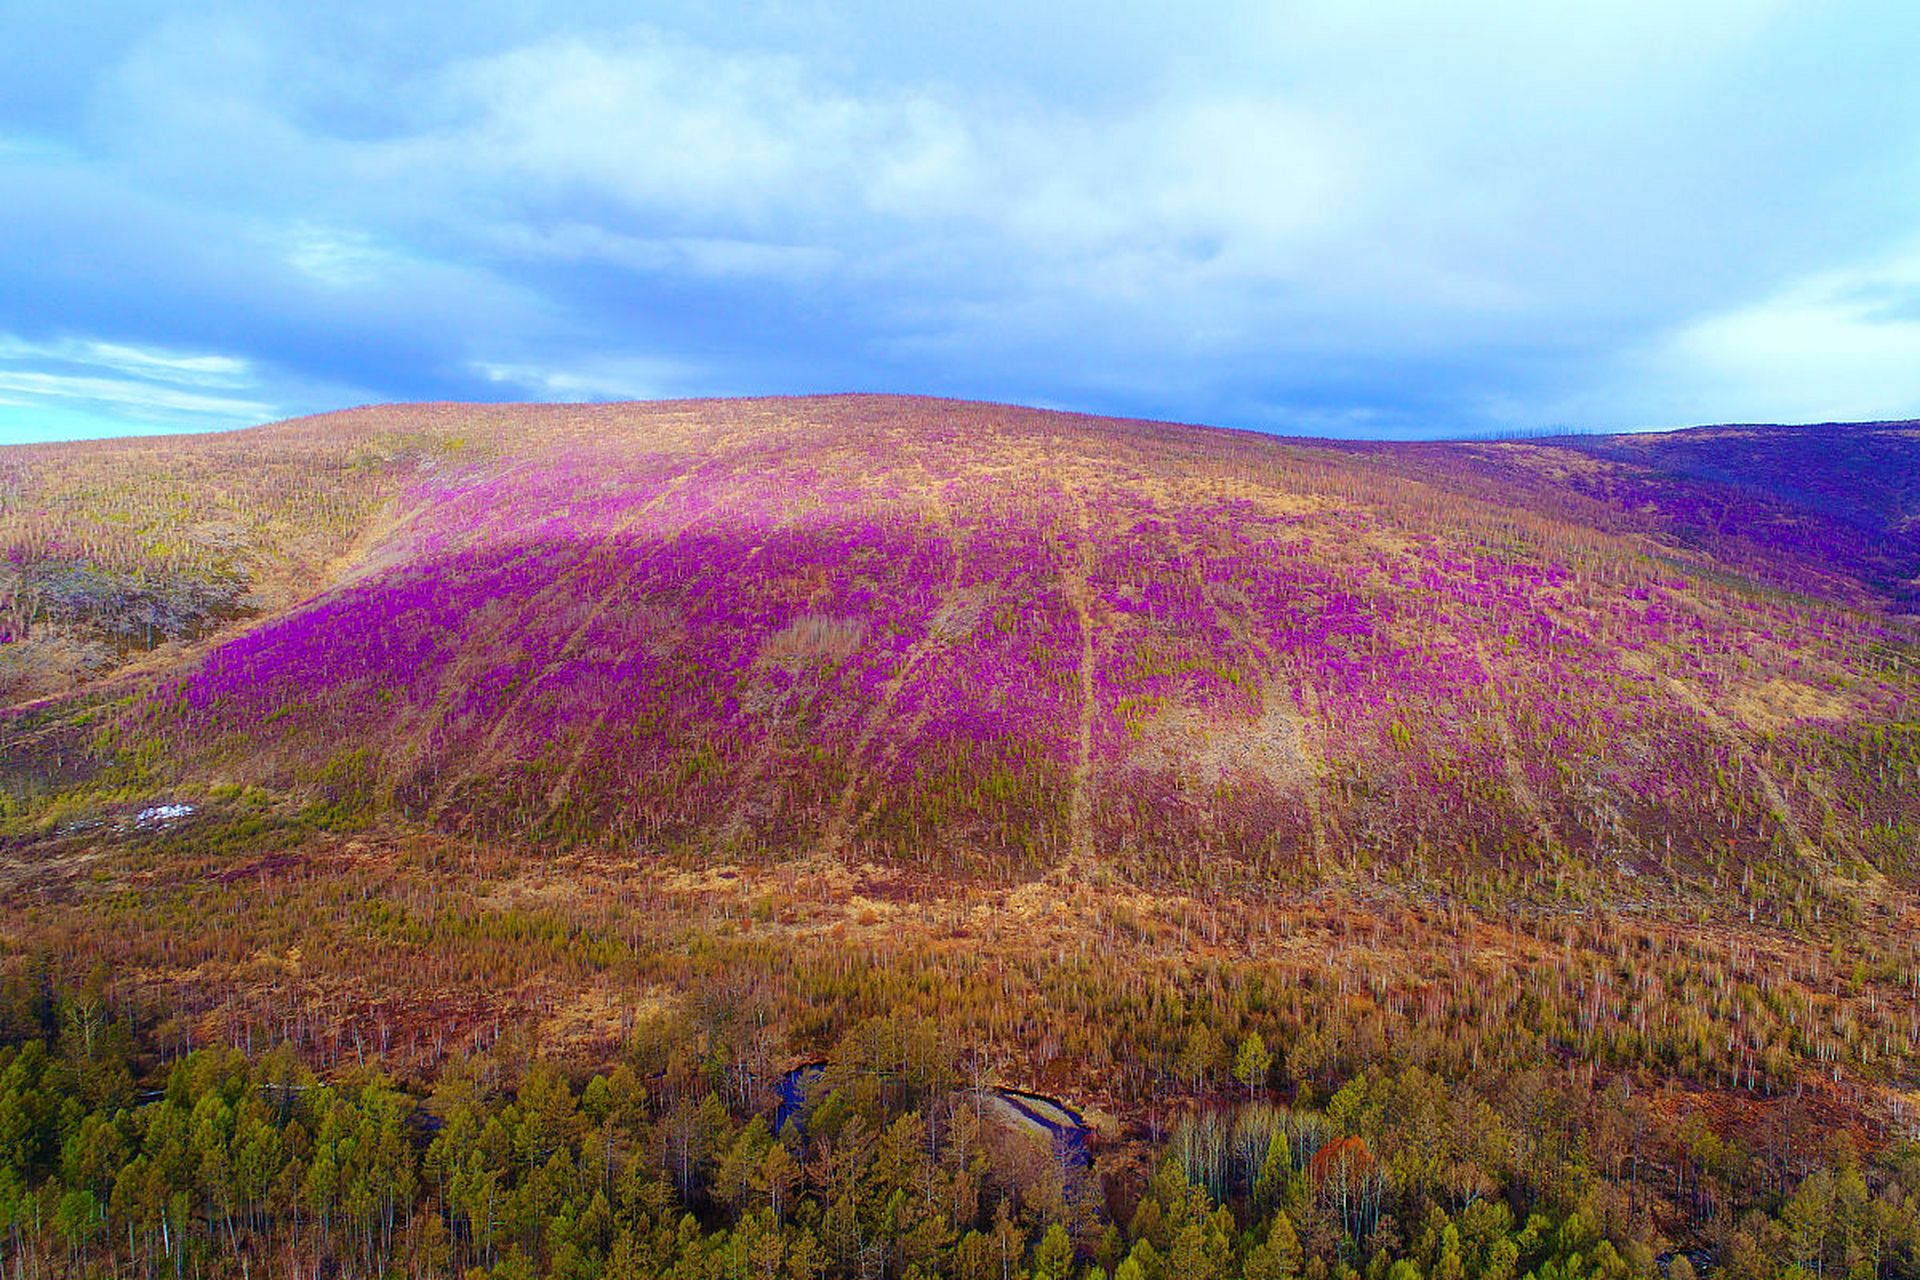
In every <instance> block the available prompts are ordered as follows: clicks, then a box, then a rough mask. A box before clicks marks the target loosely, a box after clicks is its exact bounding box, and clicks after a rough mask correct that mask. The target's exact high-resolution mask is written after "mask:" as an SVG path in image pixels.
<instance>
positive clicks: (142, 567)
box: [0, 397, 1920, 905]
mask: <svg viewBox="0 0 1920 1280" xmlns="http://www.w3.org/2000/svg"><path fill="white" fill-rule="evenodd" d="M1917 451H1920V440H1916V437H1915V435H1914V433H1913V431H1912V430H1911V429H1909V428H1905V427H1901V426H1861V427H1825V428H1795V429H1769V428H1761V429H1725V428H1714V429H1704V430H1699V431H1692V432H1680V433H1674V434H1672V435H1667V436H1649V437H1618V438H1598V437H1586V438H1572V439H1568V440H1550V441H1538V442H1529V443H1497V444H1460V445H1398V446H1395V445H1352V444H1333V443H1330V442H1325V441H1309V440H1276V439H1269V438H1264V437H1259V436H1251V435H1246V434H1238V433H1231V432H1224V431H1215V430H1207V429H1201V428H1191V427H1177V426H1168V425H1162V424H1148V423H1138V422H1116V421H1106V420H1098V419H1091V418H1083V417H1076V416H1073V415H1067V414H1057V413H1044V412H1037V411H1030V410H1019V409H1011V408H1003V407H997V406H986V405H973V404H958V403H949V402H939V401H922V400H902V399H890V398H881V397H841V398H825V399H816V400H768V401H743V402H708V403H681V404H663V405H628V406H606V407H591V408H587V407H553V408H541V407H528V408H503V407H486V408H479V407H472V406H453V405H447V406H421V407H408V408H392V409H369V410H359V411H353V412H349V413H344V414H335V415H329V416H326V417H323V418H318V419H309V420H305V421H299V422H293V423H287V424H281V425H278V426H274V427H267V428H261V429H258V430H255V431H250V432H240V433H234V434H231V435H227V436H220V437H203V438H181V439H175V440H167V441H159V442H110V443H105V444H94V445H84V446H71V447H45V448H34V449H25V450H14V451H11V452H10V453H9V454H8V455H6V457H5V465H6V466H7V468H8V476H9V479H8V488H7V493H8V501H7V506H6V510H5V515H4V518H3V519H0V539H3V540H4V541H5V542H6V543H7V546H8V552H7V563H8V573H9V578H10V581H9V583H8V595H9V597H10V599H11V601H12V606H11V609H10V610H9V614H8V618H9V620H8V622H7V624H6V625H7V628H8V633H9V637H10V640H11V643H10V644H8V645H7V646H5V650H0V651H3V652H6V653H7V658H6V662H7V664H8V665H7V668H6V678H7V681H8V683H9V684H10V685H11V687H12V689H13V693H12V697H13V698H14V699H16V700H19V699H22V698H30V697H31V696H32V695H36V694H38V695H41V696H42V697H43V698H44V697H45V696H46V695H48V694H50V693H54V692H55V690H56V688H57V686H58V685H59V684H60V683H61V682H62V681H65V682H67V683H69V684H70V685H71V688H70V689H68V690H61V691H59V693H58V696H56V697H55V699H54V701H53V702H51V703H47V702H39V703H31V704H30V710H27V711H25V712H18V713H16V714H15V716H14V720H15V723H16V725H17V726H22V727H23V728H22V729H17V730H16V731H17V732H21V731H23V732H25V733H26V734H27V735H28V736H27V738H25V739H23V740H22V744H21V745H19V746H17V747H16V748H15V750H14V752H13V753H11V754H12V755H14V756H15V757H16V759H17V760H18V761H23V762H27V764H28V767H27V768H26V769H25V770H24V771H23V770H22V769H21V768H18V767H16V768H15V769H13V770H11V771H10V776H11V778H12V781H11V782H10V784H9V785H10V790H11V791H12V793H13V797H14V801H13V802H14V804H15V806H16V809H17V811H18V813H19V817H18V818H16V822H17V823H19V822H23V821H33V820H36V819H37V820H38V821H39V822H40V823H41V825H42V826H44V825H45V823H46V821H47V820H48V817H49V815H52V814H56V813H59V814H68V813H70V811H74V810H75V809H76V806H82V805H84V803H85V796H86V794H87V792H88V790H89V789H90V788H91V789H96V790H97V789H99V788H103V787H104V788H107V789H109V790H112V791H113V792H115V793H116V794H131V793H132V792H136V791H146V790H150V791H151V792H152V793H153V794H154V795H155V796H160V795H162V794H163V793H164V794H165V795H166V796H170V797H174V798H176V799H179V798H192V797H194V796H203V795H204V794H205V793H206V791H207V789H208V788H210V787H215V786H225V787H236V786H256V787H263V788H266V789H268V790H270V791H273V792H275V793H279V794H286V795H293V796H301V797H307V798H312V797H314V796H316V795H318V794H320V793H324V794H325V803H327V804H328V805H331V806H335V807H336V808H338V807H342V806H344V807H346V808H350V809H353V810H354V811H356V812H357V813H360V814H361V816H365V817H372V816H374V815H377V814H380V813H397V814H401V815H405V816H407V817H409V818H412V819H414V820H419V821H424V822H426V823H428V824H430V825H433V826H436V827H439V828H441V829H443V830H447V831H450V832H469V833H479V834H485V835H487V836H489V837H493V838H509V837H517V836H524V837H527V838H531V839H537V840H540V841H542V842H545V843H548V844H551V843H552V842H554V841H558V842H560V843H561V844H563V845H565V844H573V843H577V842H594V843H599V844H602V845H607V846H611V847H619V848H625V849H630V850H636V851H645V852H692V853H700V854H717V855H721V856H728V857H733V856H749V857H762V856H792V855H800V854H811V853H827V854H834V855H838V854H846V855H848V856H851V857H854V858H855V859H856V860H858V859H864V858H872V859H877V860H881V861H889V862H904V863H915V864H924V865H933V866H939V867H943V868H948V869H964V870H969V871H983V872H992V873H997V874H1014V873H1024V872H1029V871H1037V870H1045V869H1048V868H1053V867H1058V866H1060V865H1062V864H1065V863H1069V862H1076V863H1087V864H1089V865H1091V864H1092V863H1096V862H1097V863H1103V864H1108V865H1111V866H1113V867H1115V868H1117V869H1119V870H1120V871H1121V872H1122V873H1123V874H1126V875H1129V876H1148V877H1154V876H1164V877H1174V878H1179V877H1190V876H1195V875H1199V876H1219V875H1240V874H1246V875H1251V876H1255V877H1259V878H1266V879H1277V880H1280V881H1283V882H1291V883H1308V882H1314V881H1316V880H1317V879H1318V878H1319V877H1321V876H1322V875H1325V874H1328V873H1330V872H1338V871H1348V870H1352V869H1353V868H1354V867H1356V866H1367V865H1370V864H1373V863H1386V864H1395V865H1418V866H1426V867H1442V868H1443V867H1446V866H1449V865H1454V866H1462V865H1463V866H1467V867H1471V868H1478V869H1487V868H1493V869H1496V870H1497V869H1499V868H1508V869H1513V868H1527V869H1536V868H1540V867H1543V866H1545V867H1560V868H1574V869H1580V870H1582V871H1583V872H1587V873H1593V874H1598V875H1601V876H1603V877H1605V878H1609V879H1613V880H1619V879H1620V878H1622V877H1625V878H1626V879H1627V880H1628V881H1629V882H1630V881H1632V880H1634V879H1637V878H1641V877H1653V878H1655V879H1660V880H1673V879H1675V878H1677V877H1684V876H1690V875H1697V874H1705V875H1708V876H1710V877H1718V878H1725V877H1727V876H1735V877H1737V879H1738V881H1739V883H1740V884H1741V886H1742V891H1743V896H1745V897H1754V896H1758V897H1760V898H1762V899H1765V898H1767V897H1769V896H1770V895H1778V894H1780V893H1782V892H1787V890H1785V889H1783V888H1782V884H1783V883H1787V882H1791V883H1793V884H1796V885H1797V884H1798V883H1799V881H1800V880H1802V879H1803V878H1805V877H1804V874H1803V873H1806V872H1808V871H1809V869H1812V870H1814V871H1816V872H1817V873H1818V874H1819V875H1843V876H1845V877H1847V878H1857V877H1859V876H1862V875H1876V874H1877V875H1892V876H1896V877H1901V878H1903V879H1904V878H1905V877H1908V876H1910V875H1911V873H1912V871H1913V869H1914V868H1913V867H1912V865H1911V858H1912V854H1913V850H1914V848H1915V845H1916V841H1915V838H1914V835H1915V827H1914V822H1915V819H1916V808H1915V802H1914V800H1913V795H1914V792H1913V789H1912V786H1911V780H1912V772H1911V771H1912V768H1913V763H1912V752H1913V750H1914V742H1913V734H1912V732H1911V730H1910V728H1909V727H1908V726H1909V723H1910V717H1911V710H1910V698H1911V694H1912V691H1913V666H1912V652H1913V651H1912V647H1911V641H1912V632H1911V629H1910V627H1908V626H1907V625H1906V623H1905V622H1904V621H1903V620H1902V619H1901V618H1899V617H1898V616H1897V611H1898V610H1900V609H1904V608H1907V607H1909V606H1910V604H1911V601H1912V598H1913V591H1914V584H1915V581H1916V576H1915V575H1916V572H1920V559H1917V556H1920V550H1917V549H1920V532H1917V531H1916V530H1917V529H1920V525H1917V524H1916V517H1915V513H1916V511H1917V510H1920V496H1917V494H1916V482H1915V480H1914V476H1915V474H1916V473H1917V472H1920V466H1916V456H1917ZM75 699H77V700H78V701H77V703H76V702H75V701H74V700H75ZM103 700H108V701H103ZM95 704H99V705H98V706H97V707H96V709H94V710H91V711H89V712H88V713H87V723H88V725H89V732H92V731H93V730H94V729H97V728H99V727H102V726H104V727H106V728H107V729H108V730H110V732H108V733H107V734H106V735H105V736H104V737H103V738H101V739H100V740H101V741H104V742H110V743H111V746H112V749H111V750H109V751H105V752H92V753H80V754H81V755H82V756H90V757H91V758H89V759H87V761H86V763H85V764H84V766H83V767H84V769H85V770H86V771H88V776H87V777H86V778H85V779H84V780H78V781H73V782H72V785H69V782H70V779H69V778H68V777H67V776H65V775H58V774H57V771H56V774H47V775H42V774H41V773H39V772H37V764H36V763H35V762H37V761H38V760H39V759H40V758H41V757H43V756H44V755H45V753H46V749H47V748H45V747H44V746H43V748H42V750H40V751H39V752H34V751H32V750H29V749H27V747H26V745H25V743H26V742H29V741H32V740H34V735H39V739H40V740H42V741H43V742H50V741H53V740H55V739H57V738H58V731H57V726H58V724H59V723H60V722H61V719H62V716H63V713H62V712H61V711H60V710H58V708H59V707H62V706H72V705H84V706H88V707H95ZM55 754H56V755H63V754H70V753H62V752H59V751H56V752H55ZM73 764H74V762H73V761H71V760H70V761H69V762H68V764H67V765H63V767H72V766H73ZM74 778H75V779H77V778H78V775H74ZM76 788H77V789H76ZM36 793H37V794H38V797H39V798H37V799H35V798H33V797H34V796H35V794H36ZM1756 875H1758V876H1759V879H1758V880H1757V881H1756ZM1782 876H1784V877H1786V878H1787V879H1786V881H1782V880H1781V879H1780V877H1782ZM1756 885H1758V886H1759V887H1756ZM1794 892H1797V890H1794ZM1775 905H1777V904H1775Z"/></svg>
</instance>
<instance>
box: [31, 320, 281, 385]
mask: <svg viewBox="0 0 1920 1280" xmlns="http://www.w3.org/2000/svg"><path fill="white" fill-rule="evenodd" d="M0 360H7V361H56V362H59V363H62V364H78V365H94V366H98V367H101V368H106V369H115V370H119V371H121V372H124V373H130V374H135V375H138V376H140V377H143V378H156V379H159V380H162V381H165V382H182V383H189V384H192V385H195V386H214V387H231V386H238V385H241V384H242V383H243V382H244V381H245V379H246V376H247V362H246V361H245V360H241V359H238V358H236V357H234V356H222V355H191V354H187V353H183V352H178V351H167V350H162V349H159V348H154V347H136V346H130V345H128V344H126V343H121V342H98V341H92V340H88V339H81V338H57V339H54V340H52V341H48V342H27V341H25V340H24V339H21V338H19V337H17V336H15V335H13V334H6V333H0Z"/></svg>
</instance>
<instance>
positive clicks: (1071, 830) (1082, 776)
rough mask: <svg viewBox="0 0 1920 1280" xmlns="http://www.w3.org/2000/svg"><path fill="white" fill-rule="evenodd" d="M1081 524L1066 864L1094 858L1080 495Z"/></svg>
mask: <svg viewBox="0 0 1920 1280" xmlns="http://www.w3.org/2000/svg"><path fill="white" fill-rule="evenodd" d="M1074 513H1075V516H1076V518H1077V519H1078V521H1079V525H1080V545H1079V547H1078V548H1076V553H1075V555H1074V556H1073V557H1072V558H1071V561H1070V562H1069V565H1068V568H1067V570H1066V574H1065V579H1066V587H1067V598H1068V599H1069V600H1071V601H1072V602H1073V612H1074V616H1075V617H1076V618H1078V619H1079V623H1080V723H1079V727H1078V738H1077V747H1076V750H1077V755H1076V757H1075V759H1074V765H1073V799H1072V803H1071V806H1070V807H1069V809H1068V811H1067V814H1068V816H1067V858H1068V865H1069V866H1073V867H1084V866H1086V865H1087V864H1088V863H1090V862H1091V861H1092V860H1093V656H1094V655H1093V608H1092V604H1091V597H1090V595H1089V592H1090V590H1091V588H1090V587H1089V586H1088V580H1089V579H1090V578H1092V576H1093V572H1092V570H1093V523H1092V521H1091V520H1090V519H1089V518H1088V516H1087V503H1086V499H1085V497H1082V498H1081V499H1080V500H1079V501H1078V502H1076V503H1075V504H1074Z"/></svg>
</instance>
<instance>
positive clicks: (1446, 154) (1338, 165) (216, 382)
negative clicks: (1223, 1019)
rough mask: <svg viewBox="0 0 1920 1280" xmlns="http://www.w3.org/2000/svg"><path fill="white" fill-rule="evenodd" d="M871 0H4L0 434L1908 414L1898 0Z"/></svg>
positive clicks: (1916, 308) (1903, 55) (1307, 426)
mask: <svg viewBox="0 0 1920 1280" xmlns="http://www.w3.org/2000/svg"><path fill="white" fill-rule="evenodd" d="M912 7H917V6H912ZM912 7H910V6H902V5H899V4H897V3H875V4H870V5H868V4H814V3H808V2H807V0H775V2H771V3H766V4H742V5H729V6H723V5H715V4H704V3H673V2H671V0H669V2H668V3H663V4H658V5H653V6H634V5H631V4H607V5H594V4H578V5H573V6H570V7H568V9H567V13H566V16H565V17H564V18H556V17H554V16H553V14H554V13H555V12H556V7H555V6H552V5H545V4H538V5H536V4H523V3H518V2H517V0H469V3H467V4H465V5H463V6H459V7H454V6H446V5H442V4H434V5H424V4H421V5H415V4H408V3H403V2H397V0H333V2H331V3H329V4H326V5H314V4H311V3H307V2H306V0H299V2H298V3H281V2H277V0H250V2H249V3H247V4H244V5H240V4H233V5H222V4H220V3H217V0H216V2H215V3H195V4H191V5H188V4H173V3H161V2H158V0H91V2H90V3H87V4H75V3H73V0H8V3H7V5H6V17H5V22H4V25H5V28H6V37H5V39H4V40H0V440H28V439H45V438H55V437H63V436H76V435H102V434H120V433H125V432H136V431H143V432H144V431H157V430H192V429H206V428H214V427H227V426H235V425H243V424H248V423H253V422H259V421H265V420H270V419H273V418H277V417H284V416H290V415H294V414H298V413H304V412H311V411H315V410H320V409H327V408H335V407H341V406H345V405H352V404H361V403H367V402H371V401H387V400H419V399H483V400H514V399H535V400H544V399H627V398H651V397H657V396H681V395H709V394H714V395H720V394H751V393H768V392H805V391H834V390H878V391H911V392H925V393H930V394H939V395H956V396H970V397H979V398H986V399H996V400H1011V401H1019V402H1024V403H1030V404H1043V405H1057V406H1063V407H1071V408H1082V409H1090V410H1096V411H1102V412H1113V413H1123V414H1137V415H1144V416H1156V417H1170V418H1177V419H1185V420H1195V421H1207V422H1216V423H1222V424H1228V425H1236V426H1248V427H1256V428H1264V429H1273V430H1282V431H1300V432H1313V433H1328V434H1347V435H1381V436H1402V435H1435V434H1456V433H1478V432H1492V431H1506V430H1525V429H1537V428H1542V427H1549V426H1571V427H1577V428H1582V429H1616V428H1631V427H1648V426H1671V425H1681V424H1686V423H1693V422H1707V421H1727V420H1744V421H1755V420H1758V421H1805V420H1813V419H1826V418H1862V417H1903V416H1920V76H1915V75H1913V74H1912V72H1911V68H1912V67H1913V66H1914V65H1916V63H1920V9H1915V8H1914V7H1913V6H1912V5H1911V4H1909V3H1884V4H1865V3H1861V4H1849V3H1844V2H1838V3H1826V4H1812V3H1800V4H1788V3H1761V2H1751V3H1749V2H1736V0H1698V2H1694V3H1688V2H1686V0H1666V2H1664V3H1638V2H1637V0H1613V2H1610V3H1604V4H1582V3H1568V4H1563V5H1553V4H1543V3H1540V0H1526V2H1525V3H1518V2H1516V3H1505V2H1501V3H1492V2H1487V3H1481V2H1476V0H1454V2H1452V3H1446V4H1442V3H1438V2H1437V0H1432V2H1419V3H1416V2H1414V0H1306V2H1299V3H1294V2H1288V0H1264V2H1261V3H1252V4H1247V5H1212V6H1199V7H1194V8H1189V7H1184V6H1174V5H1166V4H1160V3H1154V4H1132V3H1127V2H1126V0H1106V2H1103V3H1098V4H1077V3H1061V4H1055V3H1047V4H1035V3H1033V2H1032V0H1022V2H1020V3H1007V2H1002V0H983V2H982V3H977V4H972V5H945V6H927V7H926V11H925V12H922V13H913V12H910V11H909V9H910V8H912Z"/></svg>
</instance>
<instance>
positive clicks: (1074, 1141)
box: [773, 1062, 1093, 1169]
mask: <svg viewBox="0 0 1920 1280" xmlns="http://www.w3.org/2000/svg"><path fill="white" fill-rule="evenodd" d="M826 1070H827V1064H826V1063H824V1062H807V1063H802V1064H801V1065H800V1066H797V1067H795V1068H794V1069H793V1070H791V1071H789V1072H787V1073H786V1074H785V1075H784V1076H781V1077H780V1084H779V1088H778V1092H779V1095H780V1105H779V1106H778V1107H777V1108H776V1109H775V1110H774V1113H773V1131H774V1132H775V1133H779V1132H780V1131H781V1130H782V1129H784V1128H785V1127H786V1126H787V1125H788V1124H789V1123H792V1124H793V1125H794V1126H796V1131H797V1132H801V1133H804V1132H805V1131H806V1124H807V1113H808V1112H809V1111H811V1110H812V1109H813V1104H814V1101H815V1099H813V1098H810V1097H808V1096H807V1095H808V1093H809V1092H810V1091H811V1090H812V1088H813V1086H814V1085H815V1084H816V1083H818V1081H819V1080H820V1078H821V1077H822V1076H823V1075H825V1074H826ZM978 1096H980V1097H981V1098H982V1099H984V1100H988V1101H992V1102H994V1103H997V1104H999V1108H1000V1109H1002V1114H1003V1117H1004V1118H1005V1119H1007V1120H1008V1121H1010V1122H1011V1123H1012V1124H1014V1125H1015V1126H1016V1127H1020V1128H1024V1129H1026V1130H1027V1131H1028V1132H1030V1133H1033V1134H1035V1135H1036V1136H1038V1137H1042V1138H1045V1139H1046V1140H1047V1141H1048V1142H1049V1143H1050V1144H1051V1145H1052V1146H1053V1149H1054V1152H1055V1154H1057V1155H1058V1156H1059V1157H1060V1159H1061V1161H1062V1162H1063V1163H1064V1164H1066V1165H1067V1166H1069V1167H1071V1168H1076V1169H1085V1168H1087V1167H1088V1166H1089V1165H1091V1164H1092V1163H1093V1152H1092V1150H1091V1148H1090V1147H1089V1145H1088V1139H1089V1138H1090V1137H1091V1136H1092V1134H1093V1129H1092V1126H1090V1125H1088V1124H1087V1121H1086V1117H1084V1116H1082V1115H1081V1114H1080V1113H1079V1112H1078V1111H1075V1110H1074V1109H1073V1108H1072V1107H1069V1106H1068V1105H1067V1104H1066V1103H1064V1102H1061V1101H1060V1100H1059V1099H1058V1098H1049V1097H1047V1096H1046V1095H1045V1094H1040V1093H1029V1092H1027V1091H1026V1090H1024V1089H1007V1088H992V1089H982V1090H980V1091H979V1095H978Z"/></svg>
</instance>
